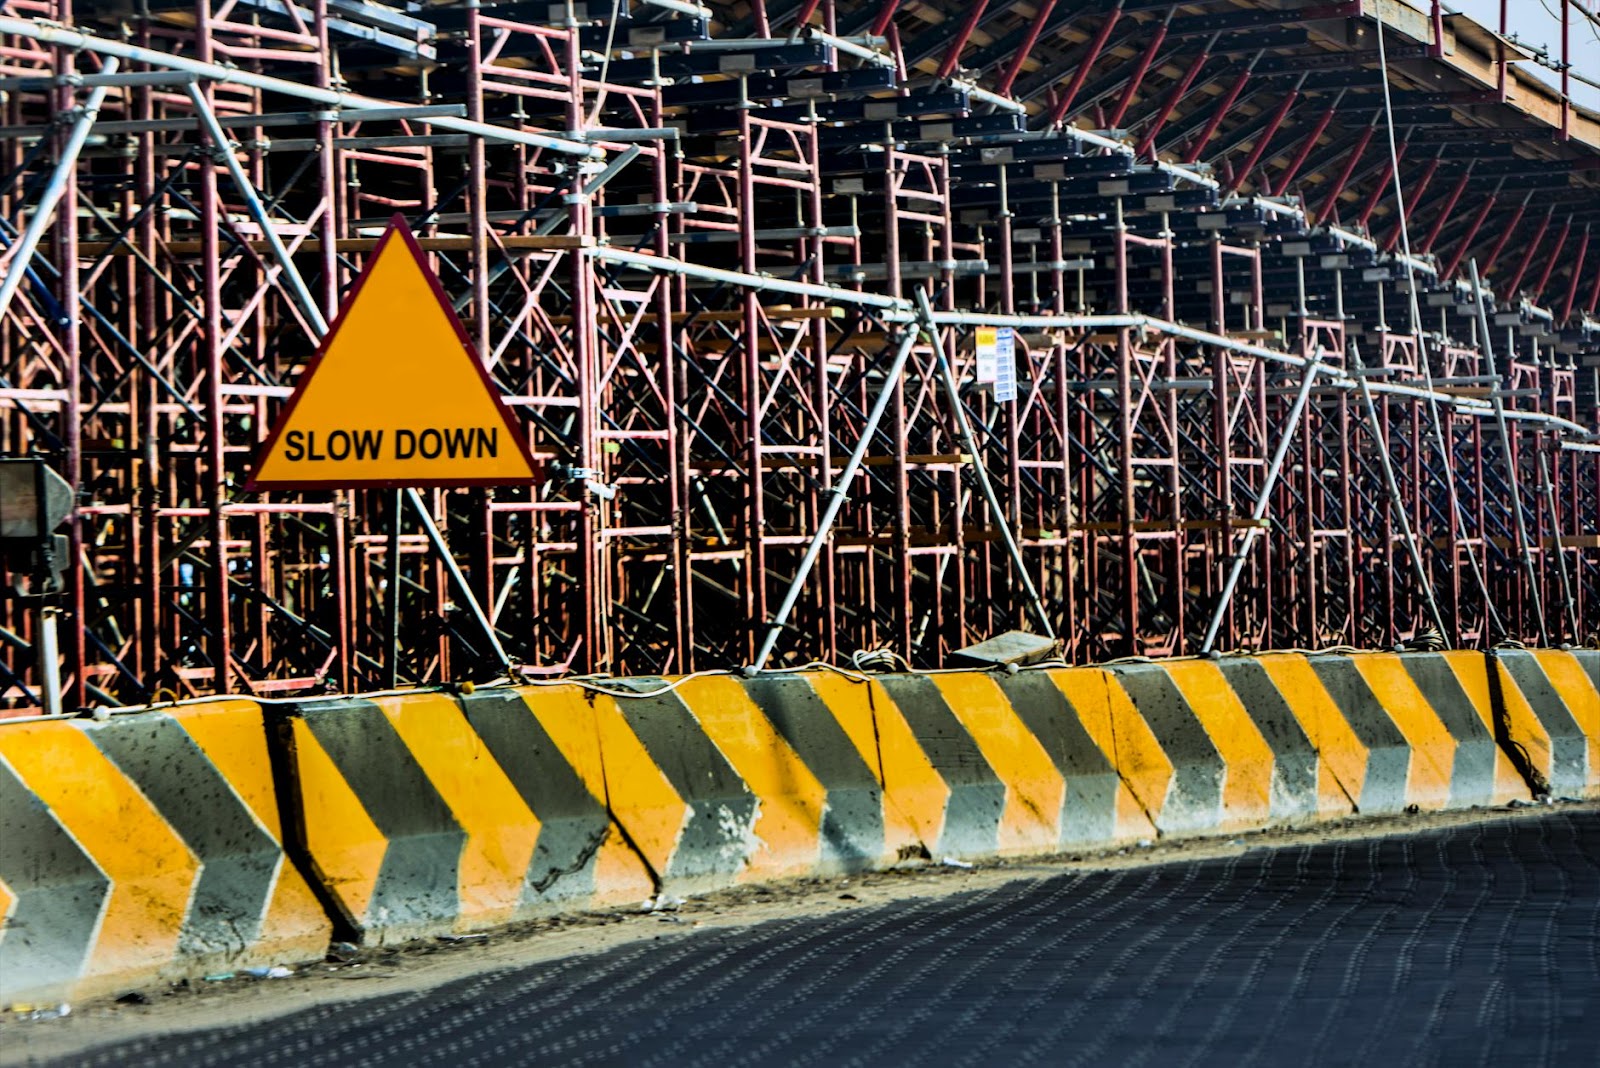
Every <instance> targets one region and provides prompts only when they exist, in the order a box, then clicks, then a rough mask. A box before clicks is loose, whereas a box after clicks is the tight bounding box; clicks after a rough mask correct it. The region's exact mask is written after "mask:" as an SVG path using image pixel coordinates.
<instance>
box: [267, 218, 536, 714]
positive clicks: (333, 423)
mask: <svg viewBox="0 0 1600 1068" xmlns="http://www.w3.org/2000/svg"><path fill="white" fill-rule="evenodd" d="M539 481H540V473H539V471H538V469H537V467H536V466H535V464H534V460H533V456H532V454H531V453H529V451H528V444H527V440H526V439H525V437H524V436H523V434H522V431H521V429H520V427H519V426H518V423H517V420H515V419H514V418H513V417H512V415H511V412H510V410H509V409H508V408H507V407H506V405H505V402H504V401H503V400H502V399H501V397H500V391H499V389H498V388H497V387H496V386H495V384H494V382H493V381H492V380H491V379H490V378H489V374H488V372H487V371H486V370H485V369H484V366H483V363H482V361H481V360H480V359H479V358H478V355H477V353H476V352H475V351H474V350H473V347H472V342H471V341H470V340H468V337H467V332H466V329H465V328H464V327H463V326H462V325H461V320H460V319H459V318H457V316H456V313H455V310H454V308H452V307H451V305H450V301H449V299H448V298H447V297H446V296H445V294H444V290H443V288H442V287H441V286H440V285H439V280H438V278H437V277H436V276H435V275H434V273H433V271H432V270H430V269H429V267H428V264H427V260H426V259H425V257H424V254H423V251H422V248H421V246H419V245H418V244H417V240H416V238H415V237H414V236H412V233H411V230H410V228H409V227H408V226H407V225H406V222H405V219H404V218H403V217H401V216H399V215H396V216H395V217H394V219H393V220H392V221H391V223H390V225H389V229H388V231H387V232H386V233H385V234H384V235H383V238H382V240H380V241H379V242H378V247H377V248H376V249H375V250H373V253H372V255H371V257H370V258H369V259H368V260H367V263H366V266H365V268H363V270H362V272H361V274H360V276H359V277H357V278H356V281H355V284H354V286H352V287H351V290H350V295H349V296H348V297H346V298H345V301H344V304H343V306H342V307H341V308H340V309H339V315H338V318H337V319H335V320H334V322H333V325H332V326H331V327H330V328H329V329H328V332H327V334H326V335H325V336H324V337H323V339H322V343H321V345H319V346H318V348H317V351H316V354H315V355H314V356H313V357H312V359H311V362H310V363H309V364H307V366H306V369H305V370H304V371H303V372H302V373H301V375H300V380H299V382H298V383H296V385H295V389H294V393H293V394H292V395H291V396H290V398H289V403H288V405H287V406H286V407H285V408H284V410H283V414H282V415H280V416H279V417H278V421H277V423H276V424H275V425H274V426H273V428H272V433H271V434H270V435H269V436H268V437H267V441H266V444H265V445H264V446H263V447H262V449H261V451H260V452H259V453H258V454H257V457H256V463H255V468H254V470H253V472H252V473H251V475H250V480H249V482H248V483H247V484H246V486H245V490H246V492H252V493H253V492H260V491H262V490H315V489H392V490H394V491H395V493H394V494H393V496H392V498H391V504H392V507H391V509H390V513H391V514H390V517H389V522H390V524H391V526H390V531H389V554H390V558H389V560H388V561H387V564H388V566H387V568H386V571H387V576H388V583H389V589H388V591H387V597H386V601H387V607H388V609H389V616H390V618H389V620H388V626H389V648H388V651H387V652H388V661H389V662H388V664H387V665H386V667H387V672H388V676H389V682H390V684H391V685H394V684H397V683H398V679H399V654H400V650H399V613H400V596H399V585H400V581H399V580H400V562H399V548H400V529H401V522H402V516H403V515H404V507H403V501H404V498H405V497H410V498H411V504H412V506H413V507H415V508H416V509H417V513H418V515H419V516H420V517H421V520H422V525H423V530H424V532H425V533H426V534H427V535H428V538H429V540H430V541H431V542H432V543H433V545H434V547H435V548H436V549H438V551H439V553H440V554H441V556H443V557H444V560H445V563H446V565H447V570H448V571H449V573H450V577H451V580H452V581H453V582H454V583H455V585H456V586H457V591H458V593H459V594H460V596H461V598H462V599H463V600H464V601H465V602H466V603H467V606H468V607H469V608H470V609H471V610H472V613H473V616H474V617H475V618H476V619H477V621H478V623H479V625H480V626H481V627H482V628H483V630H484V632H485V635H486V636H487V638H488V640H489V644H490V646H491V648H492V649H493V651H494V653H495V655H496V656H497V657H498V658H499V659H500V662H501V663H502V664H504V665H506V666H508V667H509V665H510V658H509V657H508V656H507V655H506V652H505V649H504V648H503V647H502V646H501V644H500V640H499V637H498V636H497V635H496V634H495V632H494V626H493V623H492V621H491V620H490V619H489V617H488V616H487V615H485V613H484V611H483V608H482V606H481V605H479V603H478V600H477V597H476V596H475V595H474V594H473V592H472V588H471V587H470V586H469V585H468V583H467V581H466V577H465V576H464V575H463V574H462V573H461V569H460V568H459V567H457V566H456V564H455V559H454V557H453V556H452V555H451V554H450V550H449V546H448V545H446V544H445V542H444V535H443V533H442V532H440V530H439V528H438V526H437V525H436V524H435V523H434V522H433V517H432V516H431V515H430V514H429V513H428V510H427V507H426V505H425V504H424V502H423V500H422V497H421V495H420V494H418V493H417V490H418V488H422V487H429V488H460V487H470V486H516V485H531V484H534V483H537V482H539Z"/></svg>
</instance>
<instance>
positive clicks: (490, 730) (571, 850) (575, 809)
mask: <svg viewBox="0 0 1600 1068" xmlns="http://www.w3.org/2000/svg"><path fill="white" fill-rule="evenodd" d="M275 712H276V714H277V716H278V718H277V722H276V724H275V725H276V729H277V731H278V737H279V738H280V740H281V741H282V743H283V744H284V746H285V748H286V750H287V753H288V762H289V764H290V766H291V769H292V770H291V776H290V777H291V779H292V782H293V787H292V788H293V790H294V794H295V796H294V798H293V801H292V803H293V804H294V805H295V807H296V808H297V810H298V811H299V812H300V814H301V820H302V825H303V828H304V847H305V849H306V852H307V857H308V861H309V864H310V866H311V868H312V870H313V871H314V872H315V873H316V875H317V878H318V881H319V882H320V884H321V885H322V886H324V887H325V888H326V889H327V891H328V893H329V895H330V897H331V899H332V902H333V904H334V907H336V908H337V909H338V910H339V914H340V915H339V919H340V920H341V923H342V925H344V926H347V927H348V928H349V929H350V930H352V931H353V932H354V933H355V934H356V935H358V936H359V937H361V938H363V939H364V940H366V941H368V942H373V943H378V942H385V941H397V940H403V939H407V938H416V937H422V936H424V935H431V934H434V933H437V932H440V931H465V930H474V929H480V928H485V927H491V926H494V925H497V924H502V923H506V922H509V921H511V920H515V919H520V918H525V917H528V916H532V915H539V914H545V913H549V912H551V911H553V910H554V909H556V908H558V907H563V906H565V907H580V908H581V907H588V906H591V905H595V906H598V905H614V904H621V903H624V902H640V901H643V900H645V899H647V898H648V897H650V896H651V894H652V893H653V891H654V886H653V884H652V882H651V880H650V878H649V875H648V873H647V872H646V871H645V869H644V867H643V865H642V864H641V862H640V860H639V858H638V857H637V856H636V855H635V854H634V852H633V851H632V850H631V849H630V848H629V847H628V845H627V844H626V842H625V841H624V840H623V839H622V838H621V836H619V835H618V834H617V833H616V828H615V825H614V824H613V822H612V820H611V817H610V816H609V815H608V813H607V809H606V801H605V784H604V774H603V772H602V770H601V760H600V750H599V743H598V739H597V737H596V732H595V729H594V717H593V714H592V711H591V709H590V707H589V705H588V702H587V701H586V700H585V697H584V693H583V691H582V690H580V689H578V688H577V687H556V688H541V689H537V690H529V691H526V693H522V692H518V691H515V690H508V689H507V690H480V691H478V692H477V693H474V694H472V695H470V696H465V697H461V698H459V699H458V698H456V697H453V696H451V695H449V694H444V693H417V694H412V695H406V696H403V697H379V698H374V699H372V700H360V699H342V700H334V701H317V702H307V703H304V704H299V705H294V706H291V707H289V708H287V709H284V710H275Z"/></svg>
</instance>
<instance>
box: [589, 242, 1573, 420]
mask: <svg viewBox="0 0 1600 1068" xmlns="http://www.w3.org/2000/svg"><path fill="white" fill-rule="evenodd" d="M583 254H584V255H586V256H591V257H593V258H595V259H600V260H607V261H610V262H612V263H620V264H624V265H626V266H629V267H634V268H636V269H638V270H641V271H656V272H658V273H661V274H676V275H681V276H683V277H685V278H699V279H702V280H704V281H707V282H718V283H721V284H724V285H730V286H746V287H749V288H750V289H754V290H757V291H762V292H772V293H787V294H791V295H793V296H798V297H811V298H813V299H815V300H822V301H832V302H835V303H838V304H854V305H857V306H860V307H866V308H873V309H876V314H877V316H878V318H880V319H881V320H882V321H884V322H886V323H907V322H913V321H915V320H916V319H917V317H918V313H917V312H916V310H915V308H914V306H913V305H912V303H911V302H910V301H908V300H902V299H901V298H899V297H891V296H888V295H886V294H883V293H863V292H861V291H859V290H854V289H845V288H843V287H842V286H832V285H826V284H823V283H819V282H795V281H790V280H789V279H786V278H777V277H773V276H771V275H762V274H751V273H749V272H747V271H734V270H728V269H726V268H722V267H705V266H701V265H700V264H694V263H685V262H683V261H681V260H669V259H665V258H663V257H661V256H653V255H649V254H646V253H642V252H631V251H628V250H626V249H619V248H612V247H610V246H606V245H601V246H599V247H596V248H591V249H585V250H584V251H583ZM933 321H934V322H935V323H937V324H938V325H940V326H1011V327H1018V328H1021V329H1034V330H1116V329H1121V328H1123V327H1128V328H1130V329H1134V330H1147V331H1152V332H1155V333H1160V334H1165V335H1168V336H1170V337H1176V338H1182V339H1184V340H1186V341H1193V342H1195V343H1197V344H1201V345H1211V346H1214V347H1216V348H1219V349H1223V350H1225V351H1228V352H1236V353H1238V354H1240V355H1242V356H1254V357H1256V358H1257V359H1262V360H1267V361H1269V362H1271V363H1276V364H1281V365H1283V366H1285V367H1297V368H1299V367H1304V366H1305V365H1306V360H1305V359H1304V357H1300V356H1296V355H1294V354H1292V353H1288V352H1280V351H1278V350H1276V349H1269V348H1266V347H1264V346H1261V345H1252V344H1250V343H1248V342H1244V341H1239V340H1237V339H1235V338H1230V337H1224V336H1222V335H1221V334H1213V333H1211V332H1210V331H1207V330H1199V329H1196V328H1195V327H1192V326H1184V325H1182V324H1181V323H1174V322H1171V321H1169V320H1167V319H1160V318H1157V317H1155V316H1150V315H1141V314H1137V313H1135V314H1130V315H1000V314H994V313H989V312H941V311H936V312H934V313H933ZM1321 378H1322V380H1323V381H1324V382H1325V383H1326V384H1327V385H1329V386H1332V387H1334V388H1338V389H1345V390H1351V391H1354V390H1356V389H1357V388H1358V387H1357V383H1356V379H1355V378H1354V377H1352V376H1351V375H1348V374H1344V373H1340V372H1335V371H1333V370H1332V369H1331V368H1324V370H1323V372H1322V374H1321ZM1368 388H1369V389H1370V390H1371V391H1372V392H1373V393H1379V394H1385V395H1388V396H1395V397H1412V398H1416V399H1418V400H1426V399H1428V398H1429V397H1430V396H1431V397H1434V398H1435V399H1437V400H1438V401H1439V402H1441V403H1443V404H1448V405H1450V406H1452V407H1454V408H1456V409H1458V410H1460V411H1462V412H1465V413H1467V414H1470V415H1472V416H1473V417H1474V418H1480V419H1481V418H1487V417H1488V416H1490V415H1491V414H1492V410H1491V408H1490V406H1489V404H1488V403H1487V402H1485V401H1481V400H1477V399H1475V398H1472V397H1458V396H1454V395H1452V394H1447V393H1438V392H1437V391H1429V390H1426V389H1420V388H1418V387H1415V386H1403V385H1396V384H1394V383H1386V382H1379V383H1369V384H1368ZM1504 414H1505V417H1506V418H1507V419H1516V420H1522V421H1525V422H1531V423H1539V424H1542V425H1545V426H1549V427H1550V428H1551V429H1553V430H1558V431H1560V432H1562V433H1565V434H1569V435H1574V436H1576V437H1577V438H1579V439H1581V440H1584V441H1591V440H1595V439H1596V438H1597V437H1600V435H1596V433H1595V432H1594V431H1593V430H1592V429H1590V428H1589V427H1586V426H1584V425H1582V424H1581V423H1575V422H1573V421H1572V420H1570V419H1563V418H1561V417H1560V416H1557V415H1552V414H1550V413H1548V412H1524V411H1508V412H1505V413H1504Z"/></svg>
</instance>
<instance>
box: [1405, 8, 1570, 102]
mask: <svg viewBox="0 0 1600 1068" xmlns="http://www.w3.org/2000/svg"><path fill="white" fill-rule="evenodd" d="M1409 3H1410V4H1411V5H1412V6H1413V7H1419V8H1422V9H1423V10H1427V9H1428V7H1429V6H1430V5H1429V3H1428V0H1409ZM1509 4H1510V6H1509V8H1508V14H1509V26H1508V30H1509V32H1511V33H1514V34H1516V35H1517V38H1518V40H1519V41H1520V42H1521V43H1522V44H1524V45H1528V46H1530V47H1534V48H1537V47H1538V46H1540V45H1544V46H1546V47H1548V48H1549V49H1550V57H1551V59H1553V60H1558V59H1559V58H1560V56H1561V18H1560V12H1561V0H1509ZM1585 6H1587V7H1588V8H1589V9H1590V10H1591V11H1600V0H1587V3H1586V4H1585ZM1445 7H1446V9H1447V10H1452V11H1460V12H1462V13H1463V14H1465V15H1466V16H1467V17H1468V18H1470V19H1472V20H1473V21H1474V22H1478V23H1481V24H1482V25H1484V26H1487V27H1489V29H1491V30H1497V29H1499V28H1500V0H1445ZM1522 69H1523V71H1524V72H1526V73H1528V74H1532V75H1535V76H1536V77H1540V78H1543V79H1545V80H1546V81H1548V82H1550V83H1551V84H1553V85H1554V84H1559V82H1560V75H1559V74H1557V73H1556V72H1555V71H1553V70H1549V69H1548V68H1545V67H1541V66H1539V65H1538V64H1537V63H1524V64H1522ZM1572 70H1573V73H1575V74H1581V75H1583V76H1584V77H1586V78H1588V79H1589V80H1590V81H1596V82H1600V26H1596V25H1595V24H1594V23H1593V22H1590V21H1589V20H1588V19H1587V18H1585V17H1584V15H1583V12H1581V11H1579V10H1578V9H1577V6H1576V5H1574V7H1573V11H1572ZM1572 99H1573V100H1575V101H1577V102H1578V103H1580V104H1582V105H1584V106H1585V107H1589V108H1593V109H1594V110H1596V111H1600V89H1596V88H1595V87H1593V86H1589V85H1584V84H1583V83H1582V82H1578V81H1574V82H1573V83H1572Z"/></svg>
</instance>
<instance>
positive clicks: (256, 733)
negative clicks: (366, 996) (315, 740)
mask: <svg viewBox="0 0 1600 1068" xmlns="http://www.w3.org/2000/svg"><path fill="white" fill-rule="evenodd" d="M172 718H173V719H175V720H177V721H178V724H179V725H180V726H182V727H183V729H184V730H185V731H187V732H188V733H189V737H191V738H193V739H194V741H195V744H196V745H198V746H199V747H200V751H201V752H202V753H204V754H205V755H206V759H207V760H209V761H211V763H212V765H213V766H214V767H215V768H216V769H217V771H218V773H220V774H221V775H222V777H223V778H224V779H226V780H228V785H229V786H231V787H232V788H233V792H234V793H235V794H237V795H239V797H240V798H241V799H242V800H243V801H244V803H245V804H246V805H248V806H249V807H250V810H251V811H252V812H254V813H255V817H256V819H257V820H259V821H260V822H261V824H262V826H264V827H265V828H266V829H267V831H268V833H270V834H271V835H272V837H273V839H274V840H276V841H277V842H278V843H280V844H282V842H283V826H282V824H281V823H280V822H279V816H278V798H277V792H276V791H275V790H274V789H273V785H272V764H271V761H270V758H269V757H268V756H267V738H266V732H265V730H264V728H263V726H262V717H261V707H260V706H259V705H257V704H255V703H253V702H249V701H237V702H233V701H227V702H224V701H219V702H216V703H213V704H204V705H192V706H188V707H185V708H181V709H174V710H173V712H172ZM328 933H329V923H328V917H327V914H326V913H324V912H323V910H322V906H321V905H320V904H318V902H317V899H316V896H315V895H314V894H313V893H312V892H311V887H309V886H308V885H306V881H305V879H304V878H302V877H301V875H300V871H299V869H298V868H296V867H295V866H294V865H293V864H292V863H290V862H289V861H288V860H287V859H284V860H280V861H279V862H278V881H277V883H276V884H275V885H274V886H273V890H272V900H271V902H270V903H269V904H268V906H267V914H266V916H265V917H264V918H263V919H262V921H261V932H260V934H259V935H257V938H256V943H257V945H258V946H259V947H260V948H261V949H262V950H263V951H266V952H270V953H272V955H274V956H276V957H280V958H286V957H289V956H291V955H294V954H300V953H304V954H306V955H307V956H308V957H314V956H316V955H317V954H318V953H319V952H320V951H321V949H322V947H325V946H326V945H327V941H328Z"/></svg>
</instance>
